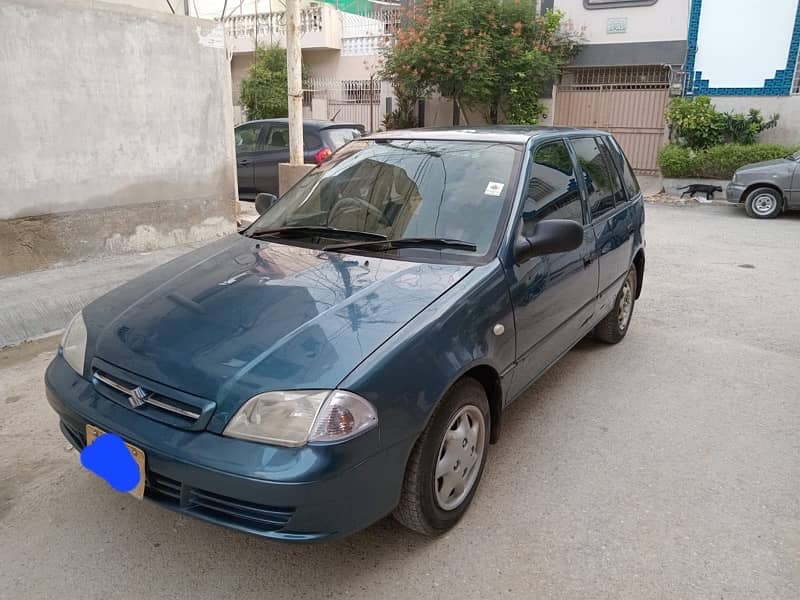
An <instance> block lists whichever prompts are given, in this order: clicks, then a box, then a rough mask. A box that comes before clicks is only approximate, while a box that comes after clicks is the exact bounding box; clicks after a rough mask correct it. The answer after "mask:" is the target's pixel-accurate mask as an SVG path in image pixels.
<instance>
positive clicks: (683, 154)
mask: <svg viewBox="0 0 800 600" xmlns="http://www.w3.org/2000/svg"><path fill="white" fill-rule="evenodd" d="M799 149H800V146H780V145H778V144H749V145H741V144H723V145H721V146H711V147H710V148H705V149H703V150H692V149H690V148H684V147H682V146H676V145H675V144H669V145H667V146H664V147H663V148H661V150H659V152H658V167H659V168H660V169H661V174H662V175H663V176H664V177H699V178H708V179H730V178H732V177H733V173H734V171H736V169H738V168H739V167H741V166H743V165H747V164H750V163H755V162H760V161H762V160H772V159H775V158H781V157H784V156H787V155H789V154H792V153H794V152H797V150H799Z"/></svg>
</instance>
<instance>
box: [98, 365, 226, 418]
mask: <svg viewBox="0 0 800 600" xmlns="http://www.w3.org/2000/svg"><path fill="white" fill-rule="evenodd" d="M92 382H93V384H94V387H95V389H96V390H97V391H98V392H99V393H100V394H102V395H103V396H104V397H106V398H108V399H109V400H112V401H114V402H116V403H117V404H120V405H122V406H125V407H126V408H129V409H133V410H136V411H137V412H140V413H141V414H143V415H144V416H146V417H150V418H152V419H155V420H158V421H163V422H165V423H168V424H169V425H173V426H175V427H180V428H183V429H195V430H197V429H203V428H204V427H205V426H206V424H207V422H208V419H209V418H210V417H211V413H212V412H213V410H214V406H215V405H214V403H213V402H210V401H208V400H205V399H203V398H199V397H197V396H192V395H191V394H187V393H185V392H182V391H179V390H175V389H173V388H168V387H166V386H163V385H159V384H156V383H154V382H151V381H148V380H145V379H143V378H141V377H137V376H135V375H133V374H131V373H128V372H126V371H123V370H122V369H118V368H115V367H113V366H112V365H108V364H107V363H102V362H101V361H97V360H96V361H95V364H93V369H92Z"/></svg>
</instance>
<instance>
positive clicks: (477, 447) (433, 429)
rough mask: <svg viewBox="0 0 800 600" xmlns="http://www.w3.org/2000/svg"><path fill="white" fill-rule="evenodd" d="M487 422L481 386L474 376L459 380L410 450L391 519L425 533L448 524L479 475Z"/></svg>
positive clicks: (458, 514)
mask: <svg viewBox="0 0 800 600" xmlns="http://www.w3.org/2000/svg"><path fill="white" fill-rule="evenodd" d="M489 427H490V417H489V401H488V399H487V397H486V391H485V390H484V389H483V386H482V385H481V384H480V383H478V382H477V381H475V380H474V379H470V378H467V379H462V380H461V381H459V382H458V383H456V384H455V385H454V386H453V387H452V388H451V390H450V391H449V392H448V393H447V395H446V396H445V397H444V399H443V400H442V402H441V404H440V405H439V407H438V408H437V409H436V411H435V412H434V414H433V416H432V417H431V419H430V421H429V422H428V425H427V427H425V430H424V431H423V432H422V434H421V435H420V437H419V439H418V440H417V443H416V444H415V446H414V449H413V450H412V451H411V456H410V457H409V460H408V466H407V467H406V474H405V477H404V479H403V490H402V492H401V495H400V503H399V504H398V506H397V508H396V509H395V511H394V513H393V515H394V518H395V519H396V520H397V521H399V522H400V523H401V524H403V525H405V526H406V527H408V528H409V529H412V530H414V531H416V532H418V533H422V534H425V535H437V534H440V533H444V532H445V531H447V530H448V529H450V528H452V527H453V526H454V525H455V524H456V523H457V522H458V521H459V519H461V517H462V516H463V515H464V513H465V512H466V510H467V507H469V504H470V502H472V497H473V496H474V495H475V490H476V489H477V487H478V482H479V481H480V479H481V475H482V474H483V467H484V465H485V464H486V454H487V451H488V449H489Z"/></svg>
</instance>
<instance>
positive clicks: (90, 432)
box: [86, 424, 144, 500]
mask: <svg viewBox="0 0 800 600" xmlns="http://www.w3.org/2000/svg"><path fill="white" fill-rule="evenodd" d="M104 433H106V432H105V431H103V430H102V429H100V428H99V427H95V426H94V425H88V424H87V425H86V445H87V446H88V445H89V444H91V443H92V442H93V441H95V440H96V439H97V438H99V437H100V436H101V435H103V434H104ZM125 446H127V448H128V450H129V451H130V453H131V456H133V460H134V461H136V466H137V467H139V485H137V486H136V487H135V488H133V489H132V490H131V491H130V492H128V493H129V494H130V495H131V496H133V497H134V498H138V499H139V500H141V499H142V498H144V450H142V449H141V448H137V447H136V446H134V445H132V444H129V443H128V442H125Z"/></svg>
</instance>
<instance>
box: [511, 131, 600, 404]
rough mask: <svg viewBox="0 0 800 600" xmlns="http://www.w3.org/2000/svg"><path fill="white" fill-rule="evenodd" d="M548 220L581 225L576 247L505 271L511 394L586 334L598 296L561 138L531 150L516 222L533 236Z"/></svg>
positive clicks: (591, 247)
mask: <svg viewBox="0 0 800 600" xmlns="http://www.w3.org/2000/svg"><path fill="white" fill-rule="evenodd" d="M546 219H571V220H573V221H575V222H577V223H580V224H581V225H582V226H583V232H584V237H583V244H582V245H581V246H580V247H579V248H577V249H576V250H572V251H570V252H563V253H559V254H551V255H547V256H537V257H534V258H532V259H531V260H528V261H526V262H524V263H522V264H515V265H513V266H512V267H511V268H509V269H508V278H509V287H510V290H511V301H512V303H513V306H514V320H515V323H516V332H517V367H516V369H515V372H514V379H513V382H512V392H511V394H510V395H509V396H510V397H514V396H516V394H517V393H518V392H521V391H522V390H524V389H525V388H526V387H527V386H528V385H529V384H530V383H531V382H532V381H533V380H534V379H535V378H536V377H538V376H539V375H540V374H541V373H542V372H543V371H544V370H545V369H546V368H547V367H548V366H550V365H551V364H552V363H553V362H554V361H555V360H557V359H558V358H559V357H560V356H561V355H562V354H564V353H565V352H566V351H567V350H569V348H570V347H572V345H573V344H574V343H575V342H577V341H578V340H579V339H580V338H581V337H583V336H584V335H586V333H588V332H589V328H590V326H591V323H592V317H593V315H594V308H595V298H596V296H597V278H598V267H597V261H596V260H595V259H594V257H595V238H594V232H593V230H592V226H591V224H589V220H588V218H587V216H586V214H585V210H584V202H583V199H582V196H581V192H580V189H579V186H578V181H577V178H576V177H575V164H574V161H573V158H572V156H571V154H570V151H569V149H568V147H567V145H566V143H565V142H564V141H563V140H555V141H548V142H545V143H543V144H542V145H540V146H538V147H537V148H535V149H534V150H533V159H532V161H531V167H530V169H529V172H528V183H527V192H526V196H525V204H524V207H523V215H522V222H521V223H520V224H519V227H521V229H522V232H523V234H524V235H527V236H531V235H533V233H534V230H535V228H536V224H537V223H539V222H540V221H543V220H546Z"/></svg>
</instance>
